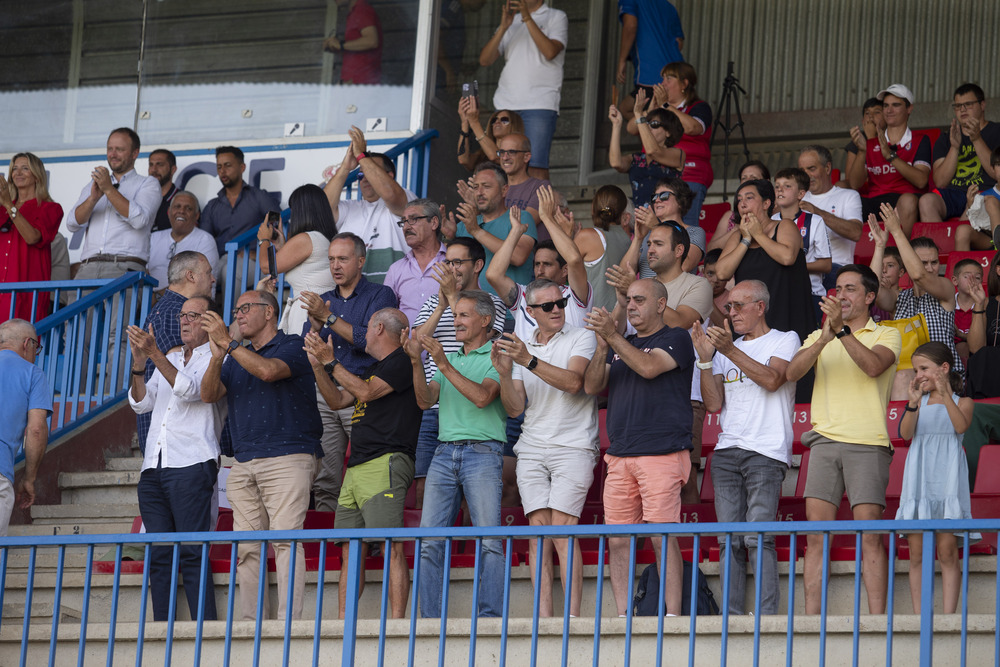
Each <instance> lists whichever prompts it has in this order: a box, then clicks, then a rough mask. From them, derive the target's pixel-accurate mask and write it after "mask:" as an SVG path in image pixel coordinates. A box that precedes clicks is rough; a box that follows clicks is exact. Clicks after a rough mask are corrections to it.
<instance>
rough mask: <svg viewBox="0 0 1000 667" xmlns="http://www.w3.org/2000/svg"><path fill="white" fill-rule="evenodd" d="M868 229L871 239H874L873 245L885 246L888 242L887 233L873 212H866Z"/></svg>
mask: <svg viewBox="0 0 1000 667" xmlns="http://www.w3.org/2000/svg"><path fill="white" fill-rule="evenodd" d="M868 231H869V232H871V235H872V240H873V241H875V247H877V248H885V246H886V244H887V243H888V242H889V233H888V232H887V231H885V230H884V229H882V228H881V227H880V226H879V224H878V218H876V217H875V214H874V213H869V214H868Z"/></svg>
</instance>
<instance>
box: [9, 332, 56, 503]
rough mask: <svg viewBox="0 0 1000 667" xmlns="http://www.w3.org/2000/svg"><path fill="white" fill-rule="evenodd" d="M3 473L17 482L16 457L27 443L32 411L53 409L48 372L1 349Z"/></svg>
mask: <svg viewBox="0 0 1000 667" xmlns="http://www.w3.org/2000/svg"><path fill="white" fill-rule="evenodd" d="M0 377H2V378H3V382H0V475H3V476H4V477H6V478H7V479H8V480H9V481H10V483H11V484H13V483H14V458H15V457H16V456H17V453H18V452H19V451H20V450H21V448H22V446H23V444H24V431H25V429H27V427H28V410H47V411H49V412H52V390H51V389H50V388H49V383H48V380H46V379H45V373H43V372H42V369H41V368H39V367H38V366H35V365H34V364H30V363H28V362H27V361H25V360H24V359H22V358H21V357H20V356H19V355H18V354H17V353H16V352H14V351H13V350H0Z"/></svg>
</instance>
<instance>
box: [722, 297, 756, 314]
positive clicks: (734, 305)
mask: <svg viewBox="0 0 1000 667" xmlns="http://www.w3.org/2000/svg"><path fill="white" fill-rule="evenodd" d="M751 303H763V302H762V301H761V300H760V299H758V300H757V301H747V302H746V303H740V302H739V301H730V302H729V303H727V304H726V312H727V313H730V312H735V313H738V312H740V311H741V310H743V309H744V308H745V307H746V306H749V305H750V304H751Z"/></svg>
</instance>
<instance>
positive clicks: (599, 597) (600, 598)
mask: <svg viewBox="0 0 1000 667" xmlns="http://www.w3.org/2000/svg"><path fill="white" fill-rule="evenodd" d="M695 539H698V538H697V537H696V538H695ZM606 546H607V538H605V537H604V535H601V537H600V539H598V540H597V574H598V576H599V577H600V579H601V585H600V586H596V588H597V594H596V595H594V667H598V665H599V664H600V660H601V616H603V614H602V613H601V605H602V604H604V585H603V584H604V549H605V547H606ZM507 581H510V575H509V574H508V575H507ZM506 588H507V589H508V590H509V589H510V586H507V587H506Z"/></svg>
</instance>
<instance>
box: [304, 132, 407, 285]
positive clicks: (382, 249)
mask: <svg viewBox="0 0 1000 667" xmlns="http://www.w3.org/2000/svg"><path fill="white" fill-rule="evenodd" d="M349 133H350V135H351V145H350V146H348V147H347V153H345V154H344V160H343V162H341V164H340V168H339V169H337V171H336V173H334V175H333V177H332V178H331V179H330V180H329V181H327V183H326V185H325V186H323V191H324V192H326V197H327V199H329V200H330V207H331V208H332V209H333V219H334V220H335V221H336V223H337V231H338V232H351V233H352V234H356V235H357V236H359V237H361V240H362V241H364V242H365V247H366V248H367V252H366V253H365V258H366V259H365V267H364V271H363V273H364V276H365V278H367V279H368V280H370V281H371V282H373V283H378V284H380V285H381V284H382V283H383V282H384V281H385V274H386V272H387V271H388V270H389V267H390V266H392V264H393V262H395V261H397V260H399V259H402V258H403V256H404V255H405V254H406V253H407V252H408V251H409V250H410V248H409V246H408V245H406V236H405V235H404V234H403V228H402V227H400V226H399V224H398V223H399V219H400V218H401V217H403V215H404V214H405V213H406V204H407V202H410V201H413V200H414V199H416V198H417V196H416V195H415V194H414V193H412V192H410V191H409V190H406V189H404V188H403V187H402V186H401V185H400V184H399V183H397V182H396V167H395V165H393V163H392V160H390V159H389V158H387V157H386V156H385V155H383V154H382V153H369V152H367V150H368V144H367V142H366V140H365V135H364V133H363V132H362V131H361V130H360V129H358V128H356V127H354V126H353V125H352V126H351V129H350V131H349ZM359 166H360V167H361V173H360V174H359V175H358V188H359V189H360V190H361V199H341V198H340V197H341V195H342V194H343V191H344V186H345V185H346V184H347V177H348V175H349V174H350V173H351V170H352V169H354V168H355V167H359Z"/></svg>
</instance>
